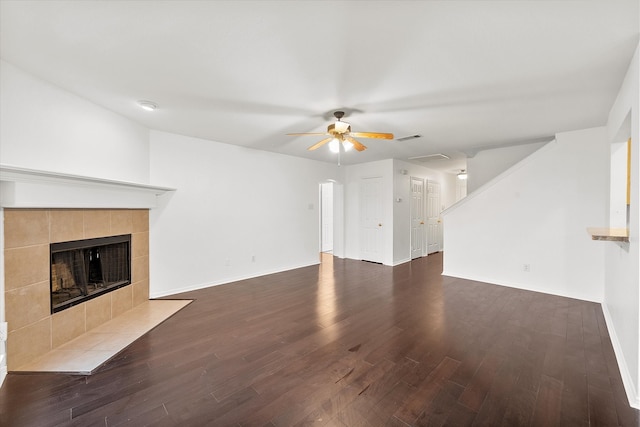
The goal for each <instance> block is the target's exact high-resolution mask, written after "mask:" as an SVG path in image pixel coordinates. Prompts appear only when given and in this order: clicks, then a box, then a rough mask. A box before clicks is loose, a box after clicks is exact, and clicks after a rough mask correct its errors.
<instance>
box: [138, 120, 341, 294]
mask: <svg viewBox="0 0 640 427" xmlns="http://www.w3.org/2000/svg"><path fill="white" fill-rule="evenodd" d="M340 175H341V169H340V168H338V167H337V165H334V164H329V163H322V162H316V161H313V160H308V159H301V158H296V157H291V156H284V155H280V154H275V153H269V152H265V151H258V150H253V149H249V148H245V147H238V146H233V145H228V144H222V143H218V142H213V141H208V140H203V139H198V138H191V137H185V136H181V135H175V134H170V133H165V132H159V131H152V132H151V180H152V182H154V183H155V184H158V185H166V186H170V187H173V188H177V191H175V192H174V193H170V194H167V195H165V196H163V197H161V198H160V200H159V202H158V205H159V206H158V208H157V209H153V210H151V211H150V216H149V220H150V230H151V231H150V245H151V248H152V253H153V256H152V257H151V260H150V276H151V283H150V292H151V296H152V297H158V296H164V295H170V294H175V293H179V292H184V291H188V290H193V289H199V288H203V287H207V286H211V285H216V284H221V283H228V282H232V281H235V280H240V279H245V278H249V277H255V276H261V275H264V274H269V273H274V272H278V271H284V270H289V269H293V268H298V267H303V266H308V265H312V264H317V263H319V252H320V240H319V230H320V229H319V226H320V213H319V204H318V202H319V189H320V187H319V184H320V183H321V182H325V181H326V180H327V179H333V180H335V181H338V182H340V181H341V177H340ZM338 244H339V243H338Z"/></svg>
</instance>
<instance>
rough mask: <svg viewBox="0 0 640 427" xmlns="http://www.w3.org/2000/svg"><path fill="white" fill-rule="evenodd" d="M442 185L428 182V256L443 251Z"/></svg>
mask: <svg viewBox="0 0 640 427" xmlns="http://www.w3.org/2000/svg"><path fill="white" fill-rule="evenodd" d="M441 211H442V206H441V203H440V183H438V182H436V181H427V254H432V253H434V252H440V250H441V249H442V219H441V218H440V212H441Z"/></svg>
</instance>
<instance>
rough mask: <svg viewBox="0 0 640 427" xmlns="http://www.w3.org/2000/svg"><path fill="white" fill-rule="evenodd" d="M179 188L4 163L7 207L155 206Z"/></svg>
mask: <svg viewBox="0 0 640 427" xmlns="http://www.w3.org/2000/svg"><path fill="white" fill-rule="evenodd" d="M172 191H175V188H168V187H159V186H155V185H149V184H139V183H135V182H126V181H116V180H111V179H103V178H95V177H89V176H81V175H71V174H65V173H58V172H50V171H42V170H34V169H26V168H20V167H15V166H8V165H0V206H1V207H5V208H112V209H151V208H154V207H156V205H157V198H158V197H160V196H162V195H163V194H165V193H168V192H172Z"/></svg>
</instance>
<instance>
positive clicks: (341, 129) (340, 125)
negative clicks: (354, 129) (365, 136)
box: [327, 121, 351, 135]
mask: <svg viewBox="0 0 640 427" xmlns="http://www.w3.org/2000/svg"><path fill="white" fill-rule="evenodd" d="M327 132H328V133H330V134H331V135H336V134H337V135H340V134H343V133H347V132H351V125H349V123H347V122H340V121H338V122H335V123H333V124H330V125H329V127H328V128H327Z"/></svg>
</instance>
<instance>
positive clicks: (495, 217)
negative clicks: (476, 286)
mask: <svg viewBox="0 0 640 427" xmlns="http://www.w3.org/2000/svg"><path fill="white" fill-rule="evenodd" d="M608 158H609V147H608V143H607V142H606V133H605V129H604V128H594V129H587V130H581V131H575V132H566V133H562V134H558V135H557V136H556V141H555V142H551V143H549V144H547V145H546V146H545V147H543V148H541V149H540V150H538V151H536V152H535V153H533V154H532V155H531V156H529V157H528V158H526V159H525V160H523V161H521V162H520V163H518V164H516V165H515V166H513V167H512V168H510V169H509V170H507V171H506V172H505V173H503V174H502V175H500V176H498V177H497V178H495V179H494V180H492V181H490V182H489V183H487V184H486V185H485V186H483V187H482V188H480V189H478V190H477V191H476V192H475V193H473V194H472V195H469V196H467V198H466V199H464V200H463V201H462V202H460V203H458V204H456V205H455V206H453V207H452V208H451V209H450V210H448V211H445V213H444V226H445V227H444V242H445V247H446V251H445V254H444V273H443V274H445V275H449V276H454V277H460V278H466V279H471V280H479V281H483V282H488V283H494V284H499V285H506V286H511V287H516V288H522V289H529V290H533V291H539V292H545V293H549V294H555V295H561V296H567V297H572V298H578V299H582V300H588V301H597V302H600V301H602V299H603V293H604V289H603V279H604V260H603V253H604V252H603V251H604V248H603V246H602V245H601V242H593V241H592V240H591V239H590V237H589V235H588V234H587V231H586V228H587V227H592V226H598V225H600V224H606V219H607V212H608V211H607V203H608V182H609V179H608ZM525 266H528V271H526V270H527V268H525Z"/></svg>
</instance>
